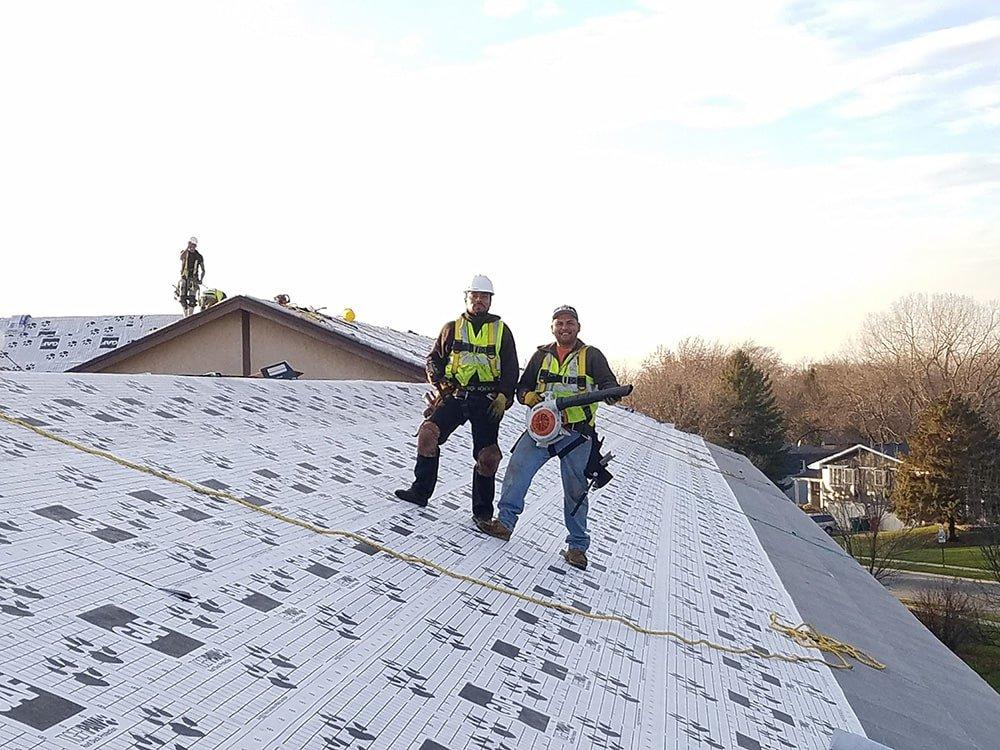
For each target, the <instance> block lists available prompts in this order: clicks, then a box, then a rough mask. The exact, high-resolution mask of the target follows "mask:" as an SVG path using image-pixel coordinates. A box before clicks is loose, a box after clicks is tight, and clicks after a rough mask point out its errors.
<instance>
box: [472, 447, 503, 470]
mask: <svg viewBox="0 0 1000 750" xmlns="http://www.w3.org/2000/svg"><path fill="white" fill-rule="evenodd" d="M501 458H503V453H501V452H500V446H498V445H488V446H486V447H485V448H483V449H482V450H481V451H479V456H478V458H476V471H478V472H479V473H480V474H482V475H483V476H484V477H492V476H493V475H495V474H496V473H497V468H498V467H499V466H500V459H501Z"/></svg>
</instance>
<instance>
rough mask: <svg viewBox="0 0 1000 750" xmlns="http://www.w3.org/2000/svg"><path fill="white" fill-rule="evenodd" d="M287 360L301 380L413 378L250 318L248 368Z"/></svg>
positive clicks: (324, 342)
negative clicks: (300, 374)
mask: <svg viewBox="0 0 1000 750" xmlns="http://www.w3.org/2000/svg"><path fill="white" fill-rule="evenodd" d="M281 360H287V361H288V363H289V364H290V365H291V366H292V367H294V368H295V369H296V370H298V371H299V372H301V373H302V377H303V378H310V379H314V380H399V381H404V382H408V383H411V382H413V380H414V379H413V378H410V377H407V376H406V375H403V374H402V373H400V372H397V371H396V370H392V369H390V368H388V367H386V366H384V365H381V364H379V363H378V362H374V361H372V360H369V359H365V358H364V357H359V356H358V355H356V354H352V353H351V352H348V351H345V350H343V349H341V348H339V347H336V346H334V345H333V344H331V343H329V342H327V341H321V340H319V339H314V338H312V337H311V336H307V335H305V334H304V333H299V332H298V331H295V330H293V329H291V328H287V327H286V326H283V325H281V324H279V323H275V322H274V321H272V320H269V319H267V318H262V317H260V316H257V315H253V316H251V318H250V369H251V371H252V373H253V374H254V375H257V374H259V373H260V368H262V367H264V366H266V365H273V364H274V363H276V362H280V361H281Z"/></svg>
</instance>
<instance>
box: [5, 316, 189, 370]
mask: <svg viewBox="0 0 1000 750" xmlns="http://www.w3.org/2000/svg"><path fill="white" fill-rule="evenodd" d="M180 317H181V316H180V315H100V316H90V317H85V316H79V317H65V318H58V317H57V318H33V317H31V316H30V315H13V316H11V317H9V318H5V319H3V320H0V370H26V371H31V370H34V371H37V372H65V371H66V370H68V369H69V368H71V367H75V366H76V365H79V364H82V363H84V362H86V361H88V360H90V359H93V358H94V357H96V356H98V355H101V354H105V353H107V352H109V351H112V350H114V349H117V348H118V347H120V346H124V345H125V344H128V343H130V342H132V341H135V340H136V339H139V338H142V337H143V336H145V335H146V334H148V333H152V332H153V331H155V330H156V329H158V328H162V327H164V326H166V325H170V324H171V323H173V322H174V321H176V320H180Z"/></svg>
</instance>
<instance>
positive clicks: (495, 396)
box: [396, 276, 518, 524]
mask: <svg viewBox="0 0 1000 750" xmlns="http://www.w3.org/2000/svg"><path fill="white" fill-rule="evenodd" d="M492 302H493V283H492V282H491V281H490V280H489V279H488V278H487V277H485V276H474V277H473V279H472V282H471V283H470V284H469V286H468V287H467V288H466V290H465V312H464V313H462V315H461V317H459V318H458V319H457V320H454V321H449V322H448V323H446V324H445V325H444V327H443V328H442V329H441V334H440V335H439V336H438V338H437V341H436V342H435V343H434V347H433V348H432V349H431V352H430V354H428V355H427V379H428V381H429V382H430V383H431V384H432V385H433V386H434V387H435V388H436V389H437V396H436V397H435V398H434V400H433V401H432V403H431V405H430V407H429V408H428V410H427V411H426V412H424V416H425V417H426V420H425V421H424V422H423V424H421V425H420V430H419V431H418V432H417V463H416V466H415V468H414V470H413V473H414V480H413V484H412V486H410V487H409V488H408V489H405V490H396V496H397V497H398V498H400V499H401V500H406V501H407V502H410V503H413V504H415V505H419V506H421V507H424V506H426V505H427V501H428V500H429V499H430V497H431V495H432V494H433V493H434V487H435V485H436V484H437V477H438V462H439V459H440V449H439V446H440V445H442V444H443V443H444V442H445V441H446V440H447V439H448V436H449V435H451V433H452V432H454V431H455V429H456V428H457V427H459V426H460V425H462V424H464V423H465V422H470V423H471V425H472V457H473V458H474V459H475V461H476V465H475V468H474V469H473V472H472V517H473V520H474V521H475V522H476V523H477V524H485V523H488V522H489V521H491V519H492V518H493V498H494V495H495V486H496V485H495V483H496V480H495V478H494V477H495V475H496V472H497V467H498V466H499V465H500V459H501V458H502V456H503V454H502V453H501V452H500V448H499V446H498V445H497V434H498V432H499V429H500V420H501V419H503V415H504V412H506V410H507V409H508V408H510V405H511V404H512V403H513V400H514V386H515V385H516V383H517V374H518V364H517V350H516V349H515V348H514V336H513V335H512V334H511V332H510V329H509V328H508V327H507V326H506V325H505V324H504V322H503V321H502V320H501V319H500V318H499V317H498V316H496V315H493V314H491V313H490V305H491V304H492Z"/></svg>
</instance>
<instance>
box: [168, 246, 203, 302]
mask: <svg viewBox="0 0 1000 750" xmlns="http://www.w3.org/2000/svg"><path fill="white" fill-rule="evenodd" d="M204 278H205V259H204V258H203V257H202V255H201V253H200V252H198V238H197V237H192V238H191V239H189V240H188V244H187V247H186V248H184V249H183V250H181V280H180V281H179V282H177V286H176V287H175V288H174V296H175V297H176V298H177V300H178V301H179V302H180V303H181V307H182V308H184V317H185V318H186V317H187V316H189V315H191V314H192V313H193V312H194V308H195V305H197V304H198V297H199V290H200V289H201V282H202V281H203V280H204Z"/></svg>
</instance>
